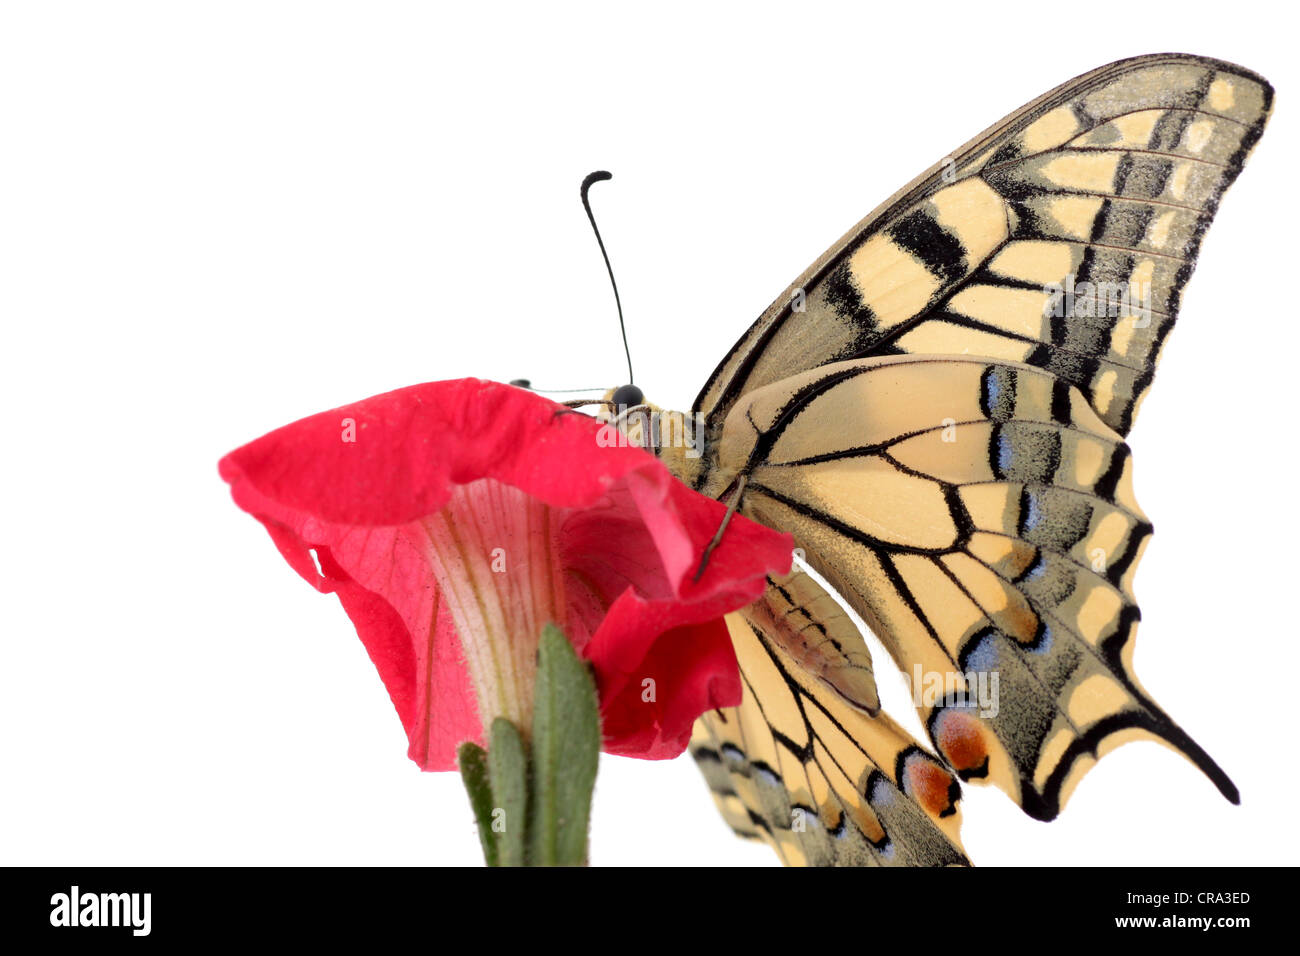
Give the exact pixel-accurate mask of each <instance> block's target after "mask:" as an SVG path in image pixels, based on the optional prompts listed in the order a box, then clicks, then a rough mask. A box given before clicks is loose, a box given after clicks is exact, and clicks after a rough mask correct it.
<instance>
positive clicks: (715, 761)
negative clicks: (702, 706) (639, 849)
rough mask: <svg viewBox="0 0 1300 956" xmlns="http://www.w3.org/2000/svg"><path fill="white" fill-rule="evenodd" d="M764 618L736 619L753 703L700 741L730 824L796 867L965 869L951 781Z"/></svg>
mask: <svg viewBox="0 0 1300 956" xmlns="http://www.w3.org/2000/svg"><path fill="white" fill-rule="evenodd" d="M809 580H811V579H809ZM759 603H760V604H761V603H762V602H759ZM757 621H758V617H757V616H756V615H754V614H753V613H752V612H751V611H746V612H742V613H738V614H732V615H730V616H729V617H728V620H727V623H728V626H729V627H730V629H731V634H732V640H733V641H734V642H735V645H736V654H737V657H738V658H739V659H740V662H741V676H742V679H743V682H744V693H745V699H744V702H743V703H742V704H741V706H740V707H733V708H727V709H725V710H719V711H714V712H712V713H710V714H708V715H706V716H705V717H704V718H702V719H701V720H699V721H698V722H697V723H696V725H695V733H694V736H693V738H692V740H691V753H692V755H693V756H694V757H695V759H696V761H697V762H698V764H699V765H700V768H701V769H702V770H703V771H704V776H705V779H706V780H707V781H708V783H709V786H710V787H711V789H712V790H713V794H714V799H715V800H716V802H717V804H718V807H719V809H720V810H721V811H722V815H723V817H724V819H726V821H727V822H728V823H729V824H730V825H731V827H732V828H733V829H734V830H735V831H736V832H737V833H739V834H741V835H742V836H747V837H752V838H758V839H763V840H765V841H767V842H768V843H769V844H771V846H772V847H773V848H774V849H775V850H776V851H777V854H778V855H779V856H780V857H781V859H782V861H784V862H785V863H787V864H790V865H800V866H810V865H811V866H818V865H820V866H828V865H837V866H949V865H963V864H966V863H967V862H968V861H967V859H966V856H965V854H964V852H963V851H962V848H961V843H960V840H959V837H958V827H959V816H958V810H957V795H958V786H957V782H956V779H955V778H954V777H953V775H952V774H951V773H950V772H949V771H948V770H947V769H946V768H945V767H944V766H943V765H942V764H941V763H940V762H939V761H938V760H937V759H936V758H935V757H934V756H933V755H932V754H930V753H929V752H927V751H926V750H924V749H923V748H922V747H920V746H919V745H917V744H916V742H915V741H913V740H912V739H911V737H910V736H908V734H907V733H906V731H904V730H902V728H900V727H899V726H898V725H897V724H895V723H894V722H893V721H892V720H890V719H889V718H888V717H887V716H885V715H883V714H881V715H879V716H876V717H868V716H866V715H865V714H864V713H862V712H861V711H859V710H857V709H855V708H853V707H851V706H849V705H847V704H846V703H845V702H844V701H842V700H840V698H839V697H838V696H837V695H835V694H828V693H826V692H825V691H824V690H823V689H822V688H821V687H819V686H818V685H817V684H816V683H815V680H814V679H813V678H812V677H811V675H809V674H808V672H807V671H805V670H804V669H803V668H801V667H799V666H798V665H797V664H795V662H794V661H793V660H792V659H791V657H790V656H789V655H788V654H786V653H785V651H783V650H782V649H781V648H780V646H779V645H778V644H777V643H776V642H774V641H772V640H771V639H770V638H769V637H767V636H766V635H765V634H764V631H763V630H762V629H761V627H760V626H757V623H756V622H757Z"/></svg>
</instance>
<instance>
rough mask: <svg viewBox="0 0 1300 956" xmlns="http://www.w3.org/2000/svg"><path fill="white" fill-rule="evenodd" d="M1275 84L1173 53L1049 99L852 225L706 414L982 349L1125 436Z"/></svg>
mask: <svg viewBox="0 0 1300 956" xmlns="http://www.w3.org/2000/svg"><path fill="white" fill-rule="evenodd" d="M1271 105H1272V89H1271V87H1270V86H1269V85H1268V84H1267V83H1266V82H1265V81H1264V80H1262V79H1261V78H1259V77H1258V76H1255V75H1254V74H1253V73H1250V72H1249V71H1247V70H1244V69H1242V68H1240V67H1236V66H1233V65H1231V64H1228V63H1222V62H1219V61H1216V60H1209V59H1204V58H1200V57H1192V56H1182V55H1176V54H1170V55H1157V56H1149V57H1139V58H1136V59H1133V60H1125V61H1120V62H1118V63H1113V64H1111V65H1109V66H1106V67H1102V68H1101V69H1099V70H1095V71H1093V72H1092V73H1089V74H1086V75H1085V76H1081V77H1079V78H1077V79H1075V80H1072V81H1070V82H1069V83H1066V84H1064V85H1063V86H1061V87H1059V88H1058V89H1056V90H1053V91H1052V92H1050V93H1048V94H1046V95H1045V96H1043V97H1041V98H1040V99H1038V100H1036V101H1034V102H1033V103H1031V104H1029V105H1028V106H1026V107H1024V108H1023V109H1021V110H1019V111H1017V112H1016V113H1014V114H1012V115H1011V116H1010V117H1008V118H1007V119H1005V120H1003V121H1002V122H1001V123H998V124H997V125H996V126H994V127H992V128H991V129H990V130H988V131H986V132H985V133H984V134H982V135H981V136H979V137H976V139H975V140H973V141H971V142H970V143H968V144H967V145H966V146H965V147H963V148H962V149H960V150H957V151H956V152H954V153H953V154H952V156H951V157H948V158H947V159H945V160H944V161H942V162H940V163H939V164H937V165H936V166H934V167H933V168H932V169H930V170H929V171H927V173H925V174H923V175H922V176H921V177H920V178H919V179H917V180H916V181H915V182H914V183H913V184H912V185H911V186H909V187H908V188H906V189H904V190H903V191H901V192H900V193H898V194H897V195H895V196H894V197H893V198H892V199H891V200H890V201H889V202H887V203H885V204H884V205H883V206H882V207H880V208H879V209H878V210H876V211H875V212H873V213H872V214H871V215H870V216H868V217H867V218H866V219H864V220H863V221H862V222H861V223H859V224H858V225H857V226H855V227H854V228H853V229H852V230H851V231H850V232H849V234H848V235H846V236H845V237H844V238H843V239H842V240H841V241H840V242H839V243H837V244H836V245H835V246H834V247H832V248H831V249H830V250H829V251H828V252H827V253H826V254H825V255H824V256H822V258H821V259H819V260H818V261H817V263H815V264H814V266H813V267H812V268H811V269H809V270H808V271H807V272H806V273H805V274H804V275H803V276H801V277H800V278H799V279H798V280H797V281H796V282H795V284H794V285H793V286H791V287H790V289H789V290H787V292H786V293H785V294H784V295H783V296H782V297H781V298H779V299H778V300H777V301H776V302H775V303H773V304H772V306H770V307H769V308H768V309H767V311H766V312H764V313H763V315H762V316H761V317H760V318H759V320H758V321H757V322H756V323H755V324H754V325H753V327H751V329H750V330H749V332H748V333H746V335H745V337H744V338H742V339H741V341H740V342H739V343H738V344H737V345H736V347H735V348H734V349H733V350H732V351H731V353H730V354H729V355H728V356H727V357H726V358H725V359H724V360H723V362H722V363H721V364H720V365H719V367H718V369H717V370H716V371H715V372H714V374H713V376H712V377H711V378H710V380H709V382H708V384H707V385H706V387H705V388H704V390H703V391H702V392H701V394H700V396H699V398H698V399H697V400H696V405H695V410H696V411H697V412H700V413H703V414H705V415H706V416H708V417H710V418H711V419H712V420H713V421H714V422H715V423H718V422H720V421H721V420H722V418H723V417H724V416H725V414H726V413H727V411H729V410H730V408H731V407H732V405H733V404H734V403H735V402H736V401H737V400H738V399H739V398H740V397H741V396H742V395H744V394H745V393H747V392H749V391H752V390H754V389H757V388H761V387H763V386H764V385H770V384H772V383H773V382H776V381H779V380H780V379H783V378H786V377H788V376H790V375H794V374H797V373H799V372H802V371H806V370H808V369H811V368H815V367H817V366H820V365H824V364H827V363H830V362H836V361H843V360H847V359H852V358H859V357H864V356H871V355H887V354H898V353H908V354H948V355H961V354H969V355H983V356H987V357H990V358H997V359H1002V360H1006V361H1019V362H1026V363H1028V364H1030V365H1036V366H1039V367H1042V368H1045V369H1047V370H1048V371H1050V372H1051V373H1052V374H1053V375H1055V376H1056V377H1058V378H1060V379H1062V380H1064V381H1067V382H1069V383H1070V384H1072V385H1075V386H1076V387H1078V388H1079V389H1080V391H1082V392H1083V394H1084V395H1085V396H1086V397H1087V398H1088V400H1089V402H1090V404H1092V406H1093V408H1094V409H1095V410H1096V411H1097V413H1098V415H1100V416H1101V418H1102V419H1103V420H1104V421H1105V422H1106V423H1107V424H1108V425H1110V426H1111V427H1112V428H1114V429H1115V430H1116V431H1118V432H1119V433H1120V434H1126V433H1127V431H1128V429H1129V428H1130V426H1131V424H1132V420H1133V415H1134V412H1135V409H1136V405H1137V402H1138V401H1139V400H1140V398H1141V397H1142V394H1143V393H1144V391H1145V390H1146V388H1147V387H1148V385H1149V384H1150V382H1151V378H1152V375H1153V373H1154V369H1155V364H1156V360H1157V357H1158V353H1159V347H1160V344H1161V343H1162V342H1163V340H1164V338H1165V336H1167V335H1168V333H1169V331H1170V329H1171V328H1172V326H1173V323H1174V319H1175V318H1176V316H1177V312H1178V307H1179V302H1180V298H1181V294H1182V289H1183V286H1184V285H1185V283H1186V282H1187V279H1188V277H1189V276H1190V274H1191V271H1192V263H1193V261H1194V259H1195V256H1196V253H1197V251H1198V249H1199V247H1200V242H1201V238H1202V236H1203V234H1204V232H1205V230H1206V228H1207V227H1208V226H1209V223H1210V220H1211V219H1212V217H1213V215H1214V213H1215V211H1216V209H1217V207H1218V203H1219V199H1220V197H1221V196H1222V194H1223V191H1224V190H1225V189H1226V188H1227V187H1228V186H1229V185H1230V184H1231V183H1232V181H1233V180H1234V179H1235V178H1236V177H1237V174H1238V173H1239V172H1240V171H1241V168H1242V164H1243V163H1244V162H1245V159H1246V156H1247V154H1248V153H1249V151H1250V149H1251V147H1252V146H1253V145H1254V143H1255V142H1256V140H1258V138H1259V136H1260V134H1261V132H1262V131H1263V127H1264V123H1265V121H1266V119H1267V116H1268V112H1269V109H1270V108H1271Z"/></svg>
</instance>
